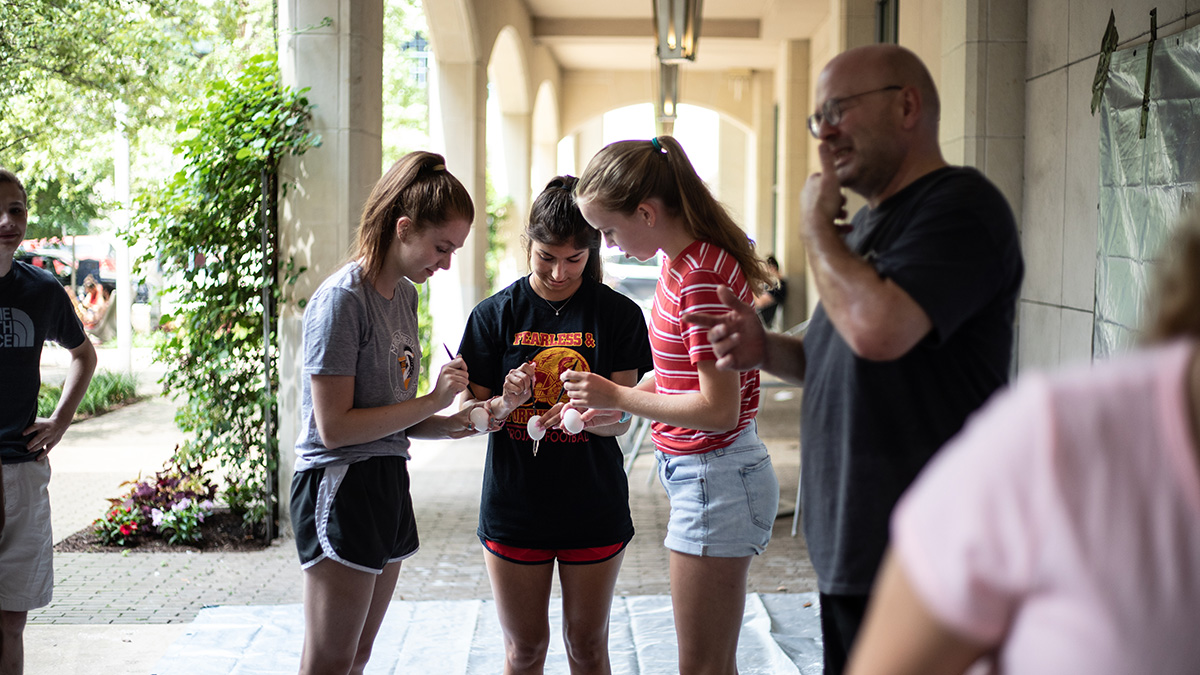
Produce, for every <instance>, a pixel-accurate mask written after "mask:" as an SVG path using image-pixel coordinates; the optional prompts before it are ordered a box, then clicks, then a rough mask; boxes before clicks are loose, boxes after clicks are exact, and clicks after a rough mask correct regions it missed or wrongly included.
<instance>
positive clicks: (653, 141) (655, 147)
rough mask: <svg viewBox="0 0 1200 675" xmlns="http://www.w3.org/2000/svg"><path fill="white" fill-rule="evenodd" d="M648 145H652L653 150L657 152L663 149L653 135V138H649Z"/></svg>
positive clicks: (656, 137)
mask: <svg viewBox="0 0 1200 675" xmlns="http://www.w3.org/2000/svg"><path fill="white" fill-rule="evenodd" d="M650 145H653V146H654V149H655V151H657V152H662V151H663V147H662V143H659V142H658V136H655V137H654V138H651V139H650Z"/></svg>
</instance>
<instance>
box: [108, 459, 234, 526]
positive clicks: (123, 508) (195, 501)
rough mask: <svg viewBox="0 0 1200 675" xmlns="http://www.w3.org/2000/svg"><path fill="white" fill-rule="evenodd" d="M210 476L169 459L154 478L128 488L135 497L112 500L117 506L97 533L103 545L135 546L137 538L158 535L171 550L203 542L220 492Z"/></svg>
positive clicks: (131, 483) (197, 467) (199, 467)
mask: <svg viewBox="0 0 1200 675" xmlns="http://www.w3.org/2000/svg"><path fill="white" fill-rule="evenodd" d="M176 457H178V453H176ZM208 473H209V472H207V471H205V470H204V468H203V467H202V466H201V465H199V464H191V465H186V466H185V465H182V464H180V463H179V462H178V461H177V459H176V458H172V459H169V460H167V461H166V463H164V464H163V469H162V470H161V471H159V472H158V473H156V474H154V477H153V478H141V477H140V476H139V477H138V478H137V479H135V480H131V481H126V482H124V483H122V484H121V485H122V486H125V485H128V486H130V487H129V492H128V493H126V494H125V495H123V496H120V497H113V498H111V499H109V500H108V501H109V502H110V503H111V504H112V506H111V507H110V508H109V510H108V513H107V514H105V515H104V516H103V517H101V518H98V519H97V520H96V522H95V523H93V529H94V530H95V532H96V534H97V535H98V536H99V538H100V540H101V541H102V542H104V543H105V544H116V545H118V546H129V545H132V544H133V538H134V537H135V536H137V535H141V536H147V535H158V536H160V537H162V538H163V539H166V540H167V543H170V544H180V543H187V542H196V541H200V537H201V535H200V524H201V523H203V522H204V519H205V518H206V517H207V516H210V515H212V512H213V498H214V496H215V495H216V492H217V487H216V485H214V484H213V482H212V480H210V478H209V476H208Z"/></svg>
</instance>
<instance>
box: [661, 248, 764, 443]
mask: <svg viewBox="0 0 1200 675" xmlns="http://www.w3.org/2000/svg"><path fill="white" fill-rule="evenodd" d="M719 286H728V287H729V288H730V289H732V290H733V292H734V294H735V295H737V296H738V297H739V298H741V299H742V301H743V302H745V303H748V304H752V303H753V302H754V296H753V294H752V293H751V292H750V286H749V284H747V283H746V277H745V275H743V274H742V269H741V267H739V266H738V263H737V260H736V259H735V258H734V257H733V256H731V255H729V253H728V252H727V251H725V249H723V248H720V247H719V246H715V245H713V244H710V243H708V242H705V241H696V242H692V244H691V245H690V246H688V247H687V248H686V249H684V250H683V252H682V253H680V254H679V256H678V257H677V258H675V259H674V260H664V261H663V267H662V271H661V272H660V273H659V277H658V286H657V287H656V288H655V290H654V312H653V314H652V315H651V317H650V348H651V349H652V350H653V355H654V386H655V390H656V392H657V393H659V394H689V393H693V392H698V391H700V376H699V373H698V371H697V370H696V364H697V363H699V362H700V361H715V360H716V358H717V357H716V354H714V353H713V349H712V345H711V344H710V343H709V341H708V329H707V328H704V327H703V326H697V325H695V324H687V325H686V326H681V325H680V321H679V316H680V315H681V314H685V313H687V312H700V313H708V314H717V313H723V312H726V311H728V307H726V306H725V304H724V303H722V302H721V300H720V298H718V297H717V288H718V287H719ZM739 376H740V377H739V385H740V389H741V412H740V414H739V415H738V425H737V428H736V429H734V430H732V431H727V432H712V431H698V430H696V429H685V428H683V427H675V426H671V425H669V424H663V423H661V422H655V423H654V424H653V425H652V426H651V438H652V439H653V440H654V445H655V447H657V448H658V449H659V450H662V451H663V452H665V453H668V454H672V455H690V454H698V453H701V452H708V451H710V450H718V449H720V448H723V447H725V446H727V445H729V444H730V443H732V442H733V439H734V438H736V437H737V435H738V434H740V433H741V432H742V430H743V429H745V428H746V426H747V425H749V424H750V420H752V419H754V417H755V416H756V415H757V414H758V371H757V370H748V371H746V372H744V373H739Z"/></svg>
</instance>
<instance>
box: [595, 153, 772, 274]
mask: <svg viewBox="0 0 1200 675" xmlns="http://www.w3.org/2000/svg"><path fill="white" fill-rule="evenodd" d="M651 197H657V198H658V199H660V200H662V202H663V205H664V206H665V207H666V208H667V210H668V211H669V212H670V213H671V214H672V215H675V216H679V217H680V219H681V220H682V221H683V225H684V227H685V228H686V229H687V232H688V234H689V235H691V236H692V237H693V238H695V239H699V240H701V241H706V242H709V243H711V244H714V245H716V246H720V247H721V248H723V249H725V250H726V251H728V252H729V254H730V255H732V256H733V258H734V259H735V260H737V262H738V266H739V267H741V270H742V274H744V275H745V276H746V282H747V283H748V284H749V285H750V288H751V290H752V292H754V293H757V292H758V291H759V290H760V289H761V288H762V287H763V286H765V285H766V284H767V283H769V282H770V275H769V274H768V272H767V270H766V269H765V267H764V266H763V262H762V260H761V259H760V258H759V257H758V255H757V254H755V252H754V244H753V243H752V242H751V241H750V239H749V238H748V237H747V236H746V233H745V231H744V230H742V228H741V227H739V226H738V224H737V223H735V222H734V221H733V218H731V217H730V216H729V212H727V211H726V210H725V207H723V206H721V204H720V202H718V201H717V200H716V198H714V197H713V196H712V193H711V192H709V190H708V186H706V185H705V184H704V181H702V180H700V176H698V175H696V169H695V168H694V167H693V166H692V163H691V161H689V160H688V157H687V153H685V152H684V151H683V146H681V145H679V142H678V141H676V140H675V139H674V138H673V137H671V136H659V137H657V138H655V139H653V140H651V141H617V142H616V143H612V144H610V145H608V146H606V147H604V148H603V149H601V150H600V152H598V153H596V156H595V157H593V158H592V160H591V161H590V162H588V165H587V169H585V170H584V172H583V175H582V176H580V178H579V183H578V185H576V186H575V199H576V201H577V202H579V203H581V204H582V203H595V204H596V205H598V206H599V207H600V208H602V209H604V210H606V211H614V212H616V213H622V214H625V215H629V214H632V213H633V212H634V211H636V210H637V207H638V204H641V203H642V202H644V201H646V200H647V199H650V198H651Z"/></svg>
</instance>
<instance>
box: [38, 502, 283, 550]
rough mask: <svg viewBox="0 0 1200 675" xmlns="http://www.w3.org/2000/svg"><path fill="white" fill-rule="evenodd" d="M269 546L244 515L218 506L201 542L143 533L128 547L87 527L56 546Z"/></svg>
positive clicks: (206, 522) (203, 529)
mask: <svg viewBox="0 0 1200 675" xmlns="http://www.w3.org/2000/svg"><path fill="white" fill-rule="evenodd" d="M266 547H267V542H266V541H265V540H264V539H263V537H262V533H261V532H259V533H258V536H255V534H254V533H250V532H247V530H246V527H245V526H244V525H243V523H242V517H241V516H239V515H235V514H233V513H231V512H230V511H229V510H228V509H218V510H216V511H215V512H213V514H212V515H211V516H209V517H207V518H205V519H204V522H203V523H201V525H200V541H198V542H194V543H189V544H168V543H167V542H166V540H165V539H162V538H160V537H158V536H157V535H153V534H145V535H143V534H139V535H135V536H133V537H132V538H131V540H130V543H129V545H128V546H115V545H109V544H102V543H100V540H99V538H97V537H96V533H95V532H93V531H92V528H91V527H90V526H89V527H85V528H83V529H82V530H80V531H78V532H76V533H75V534H72V535H71V536H69V537H67V538H66V539H63V540H62V541H60V542H58V543H57V544H55V545H54V550H55V552H57V553H121V552H123V551H129V552H130V553H229V552H238V551H261V550H263V549H264V548H266Z"/></svg>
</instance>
